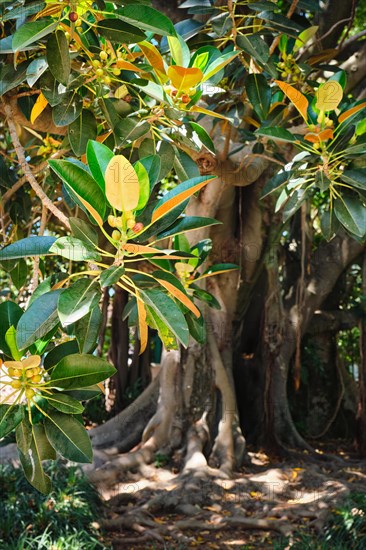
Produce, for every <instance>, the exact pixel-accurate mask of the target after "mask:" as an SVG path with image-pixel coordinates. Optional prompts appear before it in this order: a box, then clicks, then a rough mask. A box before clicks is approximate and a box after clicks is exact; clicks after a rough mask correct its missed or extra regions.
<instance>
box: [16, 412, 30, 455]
mask: <svg viewBox="0 0 366 550" xmlns="http://www.w3.org/2000/svg"><path fill="white" fill-rule="evenodd" d="M23 408H24V407H23ZM15 437H16V442H17V446H18V449H20V450H21V452H22V453H23V454H26V453H27V452H28V450H29V448H30V446H31V443H32V437H33V434H32V425H31V424H30V422H29V420H28V415H24V418H23V419H22V421H21V422H20V423H19V424H18V425H17V427H16V429H15Z"/></svg>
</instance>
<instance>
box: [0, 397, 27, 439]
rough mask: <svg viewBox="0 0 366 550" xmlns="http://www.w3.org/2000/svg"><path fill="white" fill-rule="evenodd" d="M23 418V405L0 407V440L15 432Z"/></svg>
mask: <svg viewBox="0 0 366 550" xmlns="http://www.w3.org/2000/svg"><path fill="white" fill-rule="evenodd" d="M23 418H24V406H23V405H0V439H2V438H3V437H5V436H6V435H8V434H9V433H10V432H12V431H13V430H15V428H16V427H17V426H18V424H20V422H21V421H22V420H23Z"/></svg>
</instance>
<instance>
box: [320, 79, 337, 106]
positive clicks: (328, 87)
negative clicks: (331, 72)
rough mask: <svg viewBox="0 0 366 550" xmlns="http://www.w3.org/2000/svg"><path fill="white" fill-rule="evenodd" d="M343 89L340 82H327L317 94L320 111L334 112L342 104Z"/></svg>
mask: <svg viewBox="0 0 366 550" xmlns="http://www.w3.org/2000/svg"><path fill="white" fill-rule="evenodd" d="M342 97H343V89H342V86H341V85H340V84H339V82H336V81H335V80H330V81H329V82H325V84H322V86H319V89H318V91H317V93H316V108H317V109H319V111H334V109H336V108H337V107H338V105H339V103H340V102H341V100H342Z"/></svg>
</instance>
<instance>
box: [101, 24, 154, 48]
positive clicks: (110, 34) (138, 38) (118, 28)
mask: <svg viewBox="0 0 366 550" xmlns="http://www.w3.org/2000/svg"><path fill="white" fill-rule="evenodd" d="M96 29H97V31H98V32H99V34H100V35H101V36H103V37H104V38H106V39H107V40H110V41H111V42H118V43H119V44H124V43H126V44H131V43H135V42H142V41H143V40H145V39H146V35H145V33H144V32H143V31H141V30H140V29H139V28H138V27H135V26H134V25H130V24H129V23H125V22H124V21H121V20H119V19H104V20H103V21H99V23H98V24H97V26H96Z"/></svg>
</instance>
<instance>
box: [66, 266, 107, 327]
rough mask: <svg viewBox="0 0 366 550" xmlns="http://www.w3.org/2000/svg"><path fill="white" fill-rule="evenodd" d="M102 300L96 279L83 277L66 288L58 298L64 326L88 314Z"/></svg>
mask: <svg viewBox="0 0 366 550" xmlns="http://www.w3.org/2000/svg"><path fill="white" fill-rule="evenodd" d="M99 300H100V291H99V290H98V287H97V285H96V281H95V279H88V278H87V277H83V278H81V279H79V280H78V281H76V282H75V283H73V284H72V285H71V286H69V288H66V289H65V290H63V291H62V293H61V294H60V297H59V300H58V305H57V309H58V314H59V317H60V321H61V324H62V326H64V327H65V326H67V325H71V324H72V323H75V322H76V321H78V320H79V319H81V318H82V317H84V315H87V313H89V311H91V310H92V309H93V308H94V307H95V306H96V305H97V304H98V302H99Z"/></svg>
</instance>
